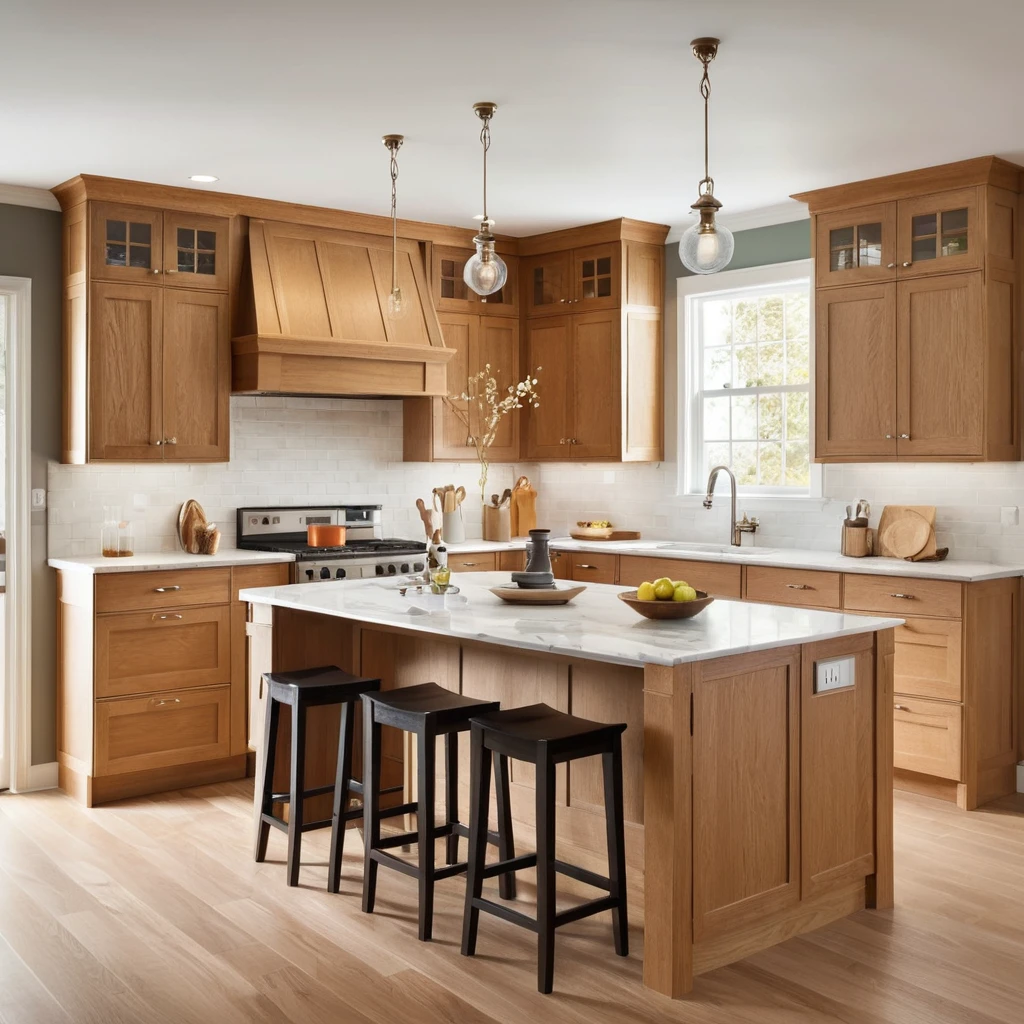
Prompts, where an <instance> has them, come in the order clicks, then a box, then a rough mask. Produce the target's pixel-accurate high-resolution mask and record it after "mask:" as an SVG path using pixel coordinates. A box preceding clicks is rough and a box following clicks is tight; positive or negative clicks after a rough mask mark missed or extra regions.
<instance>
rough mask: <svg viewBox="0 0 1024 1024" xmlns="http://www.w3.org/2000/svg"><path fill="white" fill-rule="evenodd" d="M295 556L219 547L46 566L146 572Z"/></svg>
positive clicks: (266, 561) (263, 562)
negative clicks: (209, 552)
mask: <svg viewBox="0 0 1024 1024" xmlns="http://www.w3.org/2000/svg"><path fill="white" fill-rule="evenodd" d="M294 561H295V556H294V555H290V554H288V553H287V552H280V551H244V550H242V549H240V548H221V550H220V551H218V552H217V554H215V555H190V554H188V553H187V552H185V551H156V552H139V553H138V554H137V555H131V556H130V557H128V558H104V557H103V556H102V555H80V556H77V557H74V558H72V557H67V558H51V559H49V560H48V562H47V565H49V566H50V568H52V569H61V570H62V571H64V572H85V573H90V574H91V573H105V572H147V571H151V570H154V569H216V568H218V567H221V566H225V565H268V564H271V563H274V562H294Z"/></svg>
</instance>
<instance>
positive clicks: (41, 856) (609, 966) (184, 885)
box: [0, 781, 1024, 1024]
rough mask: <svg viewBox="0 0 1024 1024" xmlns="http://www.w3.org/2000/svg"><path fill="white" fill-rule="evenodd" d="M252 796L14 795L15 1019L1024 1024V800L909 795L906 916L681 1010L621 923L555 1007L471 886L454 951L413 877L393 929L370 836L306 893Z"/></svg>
mask: <svg viewBox="0 0 1024 1024" xmlns="http://www.w3.org/2000/svg"><path fill="white" fill-rule="evenodd" d="M251 785H252V784H251V781H246V782H232V783H224V784H221V785H215V786H206V787H203V788H201V789H194V790H187V791H183V792H180V793H172V794H166V795H163V796H157V797H150V798H145V799H136V800H127V801H124V802H122V803H119V804H113V805H108V806H105V807H101V808H97V809H94V810H86V809H85V808H83V807H81V806H80V805H78V804H76V803H74V802H73V801H72V800H70V799H68V798H66V797H64V796H62V795H61V794H59V793H57V792H48V793H41V794H35V795H29V796H15V797H12V796H9V795H4V796H0V1021H3V1022H5V1024H50V1022H55V1024H56V1022H65V1024H66V1022H74V1024H79V1022H94V1021H95V1022H97V1024H119V1022H129V1021H130V1022H136V1021H138V1022H146V1024H163V1022H166V1024H186V1022H203V1024H206V1022H212V1024H250V1022H286V1021H287V1022H290V1021H296V1022H300V1021H301V1022H303V1024H321V1022H323V1024H334V1022H344V1024H364V1022H375V1024H384V1022H389V1024H404V1022H413V1021H415V1022H418V1024H419V1022H434V1021H457V1022H459V1024H483V1022H490V1021H501V1022H509V1024H513V1022H514V1024H533V1022H543V1024H561V1022H565V1024H605V1022H619V1021H623V1022H640V1021H645V1022H646V1021H653V1022H662V1021H664V1022H667V1021H686V1022H694V1024H794V1022H799V1024H818V1022H842V1024H883V1022H884V1024H888V1022H891V1024H946V1022H949V1024H953V1022H956V1024H968V1022H969V1024H975V1022H977V1024H1019V1022H1020V1021H1021V1020H1022V1019H1024V969H1022V964H1024V797H1022V796H1017V797H1012V798H1007V799H1006V800H1003V801H1000V802H998V803H997V804H994V805H990V806H989V807H987V808H985V809H983V810H981V811H977V812H974V813H971V814H966V813H964V812H962V811H959V810H957V808H956V807H955V806H953V805H950V804H945V803H942V802H939V801H936V800H930V799H928V798H926V797H920V796H916V795H912V794H907V793H897V794H896V900H897V903H896V909H895V910H894V911H889V912H883V913H877V912H872V911H865V912H862V913H860V914H857V915H855V916H854V917H851V918H848V919H846V920H844V921H840V922H839V923H837V924H834V925H830V926H828V927H826V928H823V929H821V930H820V931H817V932H814V933H812V934H810V935H805V936H802V937H800V938H797V939H793V940H791V941H789V942H786V943H785V944H783V945H781V946H777V947H775V948H774V949H772V950H768V951H766V952H764V953H760V954H758V955H756V956H753V957H751V958H750V959H748V960H745V961H743V962H741V963H738V964H734V965H732V966H730V967H726V968H722V969H720V970H717V971H714V972H712V973H710V974H706V975H703V976H701V977H699V978H698V979H697V982H696V987H695V990H694V993H693V995H692V996H691V997H690V998H688V999H686V1000H684V1001H681V1002H671V1001H669V1000H667V999H664V998H662V997H660V996H657V995H653V994H648V993H646V992H645V991H643V990H642V989H641V987H640V975H641V963H640V959H639V957H638V953H639V952H640V951H641V947H642V942H641V934H640V930H639V929H638V928H637V927H636V922H635V921H634V923H633V929H632V932H633V934H632V935H631V945H632V948H633V955H632V956H631V957H630V958H629V959H627V960H620V959H618V958H617V957H616V956H615V955H614V953H613V951H612V941H611V930H610V923H609V920H608V918H607V916H606V915H603V916H601V917H599V918H595V919H591V920H590V921H583V922H579V923H577V924H574V925H569V926H567V927H565V928H563V929H561V930H560V931H559V933H558V939H557V943H556V960H555V992H554V994H553V995H551V996H541V995H539V994H538V993H537V992H536V989H535V947H534V937H533V936H532V935H530V934H529V933H527V932H524V931H522V930H521V929H518V928H514V927H512V926H511V925H506V924H504V923H503V922H501V921H499V920H497V919H495V918H490V917H488V918H485V919H484V920H483V921H482V922H481V927H480V941H479V945H478V950H479V955H478V956H476V957H475V958H473V959H472V960H469V959H465V958H463V957H462V956H460V955H459V940H460V936H461V925H462V894H463V882H462V879H461V878H455V879H449V880H447V881H444V882H440V883H438V887H437V888H438V899H437V906H436V910H435V922H434V935H435V941H434V942H432V943H420V942H418V941H417V939H416V909H415V882H414V881H413V880H412V879H409V878H406V877H404V876H402V875H400V874H398V873H397V872H394V871H384V870H383V869H382V870H381V873H380V882H379V884H378V895H377V908H378V909H377V913H375V914H374V915H373V916H368V915H365V914H363V913H362V912H361V911H360V909H359V896H358V894H359V891H360V883H361V861H360V853H361V851H360V849H359V847H360V844H359V843H358V841H354V842H351V843H350V844H349V846H348V850H347V851H346V856H345V866H344V872H343V876H342V892H341V894H340V895H338V896H330V895H328V893H327V892H326V891H325V889H324V886H325V881H326V873H327V868H326V865H327V833H326V832H318V833H311V834H308V835H307V836H306V837H305V838H304V840H303V843H304V847H305V849H304V858H303V859H304V861H305V863H304V866H303V870H302V877H301V882H302V885H301V887H300V888H298V889H288V888H287V887H286V885H285V877H284V876H285V872H284V865H283V858H284V852H285V837H284V835H283V833H280V832H277V831H274V832H272V834H271V839H270V853H269V858H270V859H269V860H268V861H267V863H265V864H255V863H254V862H253V860H252V824H251V823H252V813H251V808H252V802H251ZM352 838H353V839H355V838H356V836H355V833H353V835H352ZM495 887H496V886H495ZM522 890H523V891H524V894H525V899H526V900H527V901H528V900H529V897H530V888H529V887H528V886H525V885H524V886H522ZM521 898H522V897H521ZM631 910H632V912H633V914H634V917H635V916H636V915H637V913H638V908H636V907H632V908H631Z"/></svg>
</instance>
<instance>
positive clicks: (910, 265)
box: [903, 260, 913, 267]
mask: <svg viewBox="0 0 1024 1024" xmlns="http://www.w3.org/2000/svg"><path fill="white" fill-rule="evenodd" d="M903 266H905V267H912V266H913V264H912V263H911V262H910V260H907V262H906V263H904V264H903Z"/></svg>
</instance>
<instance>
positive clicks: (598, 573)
mask: <svg viewBox="0 0 1024 1024" xmlns="http://www.w3.org/2000/svg"><path fill="white" fill-rule="evenodd" d="M569 559H570V565H571V566H572V578H573V579H574V580H575V581H576V582H577V583H614V582H615V575H616V568H617V567H616V562H615V559H616V556H615V555H593V554H588V553H587V552H585V551H573V552H571V553H570V555H569Z"/></svg>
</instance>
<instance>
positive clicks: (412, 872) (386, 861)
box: [370, 850, 420, 878]
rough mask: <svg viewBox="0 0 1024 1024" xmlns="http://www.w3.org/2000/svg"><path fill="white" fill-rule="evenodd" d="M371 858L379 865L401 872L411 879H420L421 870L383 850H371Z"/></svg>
mask: <svg viewBox="0 0 1024 1024" xmlns="http://www.w3.org/2000/svg"><path fill="white" fill-rule="evenodd" d="M370 857H371V858H372V859H373V860H375V861H376V862H377V863H378V864H383V865H384V866H385V867H388V868H394V869H395V870H396V871H401V872H402V874H403V875H408V876H409V877H410V878H419V876H420V871H419V868H418V867H417V866H416V865H415V864H410V863H408V862H407V861H404V860H401V859H400V858H398V857H395V856H393V855H392V854H390V853H385V852H384V851H383V850H371V851H370Z"/></svg>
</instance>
